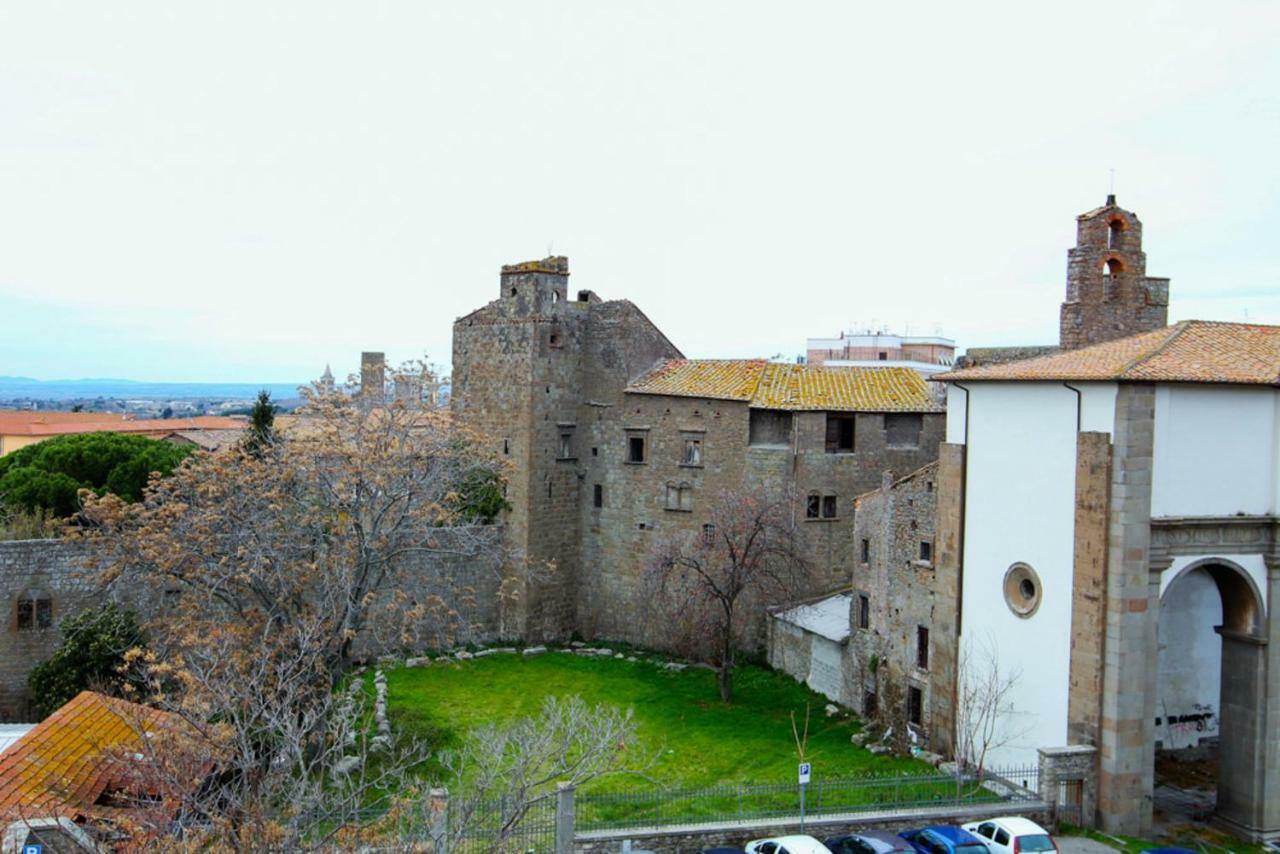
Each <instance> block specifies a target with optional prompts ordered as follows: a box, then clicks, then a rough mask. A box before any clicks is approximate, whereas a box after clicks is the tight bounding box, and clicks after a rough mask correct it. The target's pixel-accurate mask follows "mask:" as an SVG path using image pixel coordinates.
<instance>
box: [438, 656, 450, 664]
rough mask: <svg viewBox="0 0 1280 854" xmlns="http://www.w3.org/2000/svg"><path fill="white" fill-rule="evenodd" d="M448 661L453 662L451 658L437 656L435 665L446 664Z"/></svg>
mask: <svg viewBox="0 0 1280 854" xmlns="http://www.w3.org/2000/svg"><path fill="white" fill-rule="evenodd" d="M450 661H453V659H452V658H450V657H449V656H447V655H437V656H436V663H437V664H448V663H449V662H450Z"/></svg>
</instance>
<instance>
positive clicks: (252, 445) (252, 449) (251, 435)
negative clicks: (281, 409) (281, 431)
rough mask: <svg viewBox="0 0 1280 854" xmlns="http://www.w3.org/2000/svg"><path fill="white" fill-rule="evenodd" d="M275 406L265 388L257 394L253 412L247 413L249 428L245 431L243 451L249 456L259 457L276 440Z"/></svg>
mask: <svg viewBox="0 0 1280 854" xmlns="http://www.w3.org/2000/svg"><path fill="white" fill-rule="evenodd" d="M276 409H277V407H276V405H275V404H274V403H272V402H271V392H269V391H268V390H266V389H265V388H264V389H262V391H260V392H258V399H257V400H256V401H254V404H253V410H252V411H250V413H249V426H248V427H247V428H246V429H245V438H244V449H245V450H246V451H248V452H249V453H250V454H252V455H254V456H255V457H256V456H259V455H261V453H262V451H263V450H264V449H266V448H268V447H270V446H271V445H272V444H273V443H274V442H275V440H276V428H275V424H276Z"/></svg>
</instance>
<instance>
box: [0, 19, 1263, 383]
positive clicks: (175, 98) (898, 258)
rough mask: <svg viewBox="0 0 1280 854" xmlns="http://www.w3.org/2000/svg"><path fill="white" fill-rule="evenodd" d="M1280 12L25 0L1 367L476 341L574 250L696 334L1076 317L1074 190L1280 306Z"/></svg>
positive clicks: (1244, 305)
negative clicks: (483, 312) (1112, 203)
mask: <svg viewBox="0 0 1280 854" xmlns="http://www.w3.org/2000/svg"><path fill="white" fill-rule="evenodd" d="M1278 43H1280V4H1277V3H1275V2H1258V3H1231V2H1214V3H1205V2H1198V3H1174V2H1168V0H1164V1H1163V2H1154V3H1145V2H1115V0H1109V2H1105V3H1088V2H1078V1H1077V2H1072V3H1054V4H1048V3H1029V2H1026V0H1019V1H1018V2H1009V3H1002V4H989V3H952V2H947V3H936V4H922V3H855V2H839V3H834V2H833V3H804V2H786V3H782V2H775V3H768V4H765V3H750V2H743V0H736V2H725V3H712V2H699V1H698V0H681V2H672V3H659V2H629V3H621V2H603V1H602V0H588V1H587V2H554V3H541V2H530V0H518V2H517V0H511V2H504V3H479V2H451V3H443V2H433V3H428V2H403V3H373V2H348V3H341V4H338V3H320V2H314V0H310V2H305V3H297V4H290V3H262V2H252V3H229V2H217V3H212V2H203V3H180V2H172V0H166V2H156V3H141V2H129V3H104V2H99V1H98V0H94V2H83V3H59V2H51V0H41V2H26V3H23V2H8V3H4V4H3V5H0V375H3V374H19V375H27V376H34V377H37V378H41V379H53V378H74V377H87V376H119V377H128V378H134V379H148V380H226V381H231V380H240V381H301V380H305V379H309V378H312V377H315V376H317V375H318V374H319V373H320V371H321V370H322V369H323V367H324V365H325V363H326V362H332V364H333V367H334V371H335V373H339V374H343V373H346V372H347V371H349V370H354V369H356V368H357V367H358V357H359V351H360V350H362V349H381V350H385V351H387V354H388V357H389V358H390V359H391V360H393V361H398V360H400V359H407V358H411V357H418V356H421V355H422V354H423V353H424V352H425V353H426V354H427V355H428V357H429V358H430V359H431V360H433V361H437V362H442V363H447V362H448V360H449V357H450V325H451V323H452V321H453V320H454V318H456V317H458V316H460V315H462V314H465V313H466V312H468V311H470V310H471V309H473V308H476V307H478V306H479V305H482V304H483V303H485V302H487V301H488V300H490V299H492V298H494V297H495V296H496V295H497V291H498V281H497V276H498V268H499V266H500V265H501V264H503V263H507V262H513V261H520V260H527V259H532V258H539V257H542V256H544V255H546V254H547V252H548V249H551V250H552V251H553V252H554V253H555V254H564V255H568V256H569V260H570V269H571V270H572V279H571V282H572V285H573V286H576V287H578V288H590V289H592V290H595V291H596V292H598V293H599V294H600V295H601V296H602V297H604V298H606V299H610V298H627V299H631V300H632V301H634V302H635V303H636V304H637V305H639V306H640V308H641V309H642V310H643V311H644V312H645V313H646V314H648V316H649V317H650V318H652V319H653V320H654V321H655V322H656V323H657V324H658V325H659V326H660V327H661V328H662V329H663V330H664V331H665V332H666V333H667V334H668V336H669V337H670V338H671V339H672V341H673V342H675V344H676V345H677V346H678V347H680V348H681V349H682V350H683V351H684V352H685V354H686V355H689V356H699V357H739V356H771V355H774V354H779V353H781V354H783V355H785V356H788V357H790V356H794V355H795V354H797V353H799V352H801V351H802V350H803V348H804V339H805V338H806V337H808V336H831V335H835V334H837V333H838V332H839V331H840V329H841V328H845V327H850V326H861V325H865V324H871V323H876V324H880V325H888V326H891V327H893V328H895V329H898V330H902V329H909V330H910V331H911V332H917V333H933V332H935V331H937V330H941V331H942V332H943V333H944V334H946V335H949V336H951V337H954V338H956V339H957V341H958V342H959V344H960V346H961V347H962V348H963V347H965V346H982V345H996V344H1015V343H1037V342H1039V343H1052V342H1054V341H1056V338H1057V318H1058V304H1059V302H1061V300H1062V295H1063V289H1064V275H1065V268H1066V250H1067V248H1068V247H1069V246H1070V245H1072V243H1073V242H1074V226H1075V216H1076V215H1077V214H1079V213H1081V212H1083V211H1086V210H1088V209H1090V208H1092V207H1095V206H1097V205H1099V204H1101V203H1102V202H1103V199H1104V197H1105V195H1106V193H1107V190H1108V184H1109V180H1110V179H1109V175H1110V170H1111V169H1114V170H1115V173H1116V178H1115V186H1116V193H1117V195H1118V197H1119V201H1120V203H1121V204H1122V205H1123V206H1125V207H1127V208H1129V209H1131V210H1134V211H1136V212H1137V214H1138V215H1139V217H1140V218H1141V219H1142V221H1143V224H1144V227H1145V235H1144V236H1145V248H1146V250H1147V256H1148V267H1147V269H1148V273H1149V274H1151V275H1157V276H1169V277H1171V278H1172V285H1171V292H1172V300H1171V305H1170V320H1176V319H1182V318H1187V317H1198V318H1211V319H1224V320H1241V319H1245V318H1246V317H1247V318H1248V319H1249V320H1255V321H1262V322H1272V323H1277V322H1280V156H1278V154H1277V153H1278V152H1280V50H1278V49H1277V44H1278Z"/></svg>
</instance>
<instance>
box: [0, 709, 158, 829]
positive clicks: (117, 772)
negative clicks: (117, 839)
mask: <svg viewBox="0 0 1280 854" xmlns="http://www.w3.org/2000/svg"><path fill="white" fill-rule="evenodd" d="M180 725H181V724H180V719H179V718H177V717H176V716H174V715H172V714H169V713H167V712H161V711H158V710H156V709H151V708H147V707H146V706H139V705H137V704H135V703H130V702H127V701H125V700H118V699H115V698H112V697H105V696H103V695H102V694H96V693H94V692H92V691H82V692H80V693H79V694H77V695H76V696H75V697H74V698H73V699H72V700H71V701H70V702H68V703H67V704H66V705H65V706H63V707H62V708H60V709H58V710H57V711H56V712H54V713H53V714H52V715H50V716H49V717H47V718H45V719H44V720H43V721H41V722H40V723H39V724H37V725H36V726H35V728H34V729H32V730H31V731H30V732H28V733H27V734H26V735H24V736H22V737H21V738H20V739H18V740H17V741H16V742H14V743H13V744H11V745H10V746H9V747H8V748H7V749H5V751H4V752H3V753H0V822H8V821H14V820H17V819H22V818H37V817H46V816H62V817H67V818H71V819H76V818H79V817H81V816H91V815H97V814H100V813H102V812H103V810H102V809H99V808H95V806H94V803H95V801H97V800H98V798H99V797H100V796H101V795H102V793H103V792H104V790H106V789H107V788H108V787H118V786H119V785H120V784H121V782H122V781H123V780H126V779H128V777H129V774H128V770H129V769H125V768H122V767H121V757H122V756H123V755H124V754H126V753H128V752H146V751H145V750H142V751H139V749H140V748H143V747H144V741H145V739H146V738H148V737H150V736H149V734H150V733H153V732H155V731H157V730H159V729H162V728H164V729H170V730H172V729H174V728H176V727H178V726H180Z"/></svg>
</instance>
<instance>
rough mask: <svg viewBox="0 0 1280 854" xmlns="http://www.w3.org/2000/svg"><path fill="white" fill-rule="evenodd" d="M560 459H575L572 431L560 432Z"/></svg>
mask: <svg viewBox="0 0 1280 854" xmlns="http://www.w3.org/2000/svg"><path fill="white" fill-rule="evenodd" d="M559 459H562V460H571V459H573V434H572V433H568V432H565V433H561V434H560V456H559Z"/></svg>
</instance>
